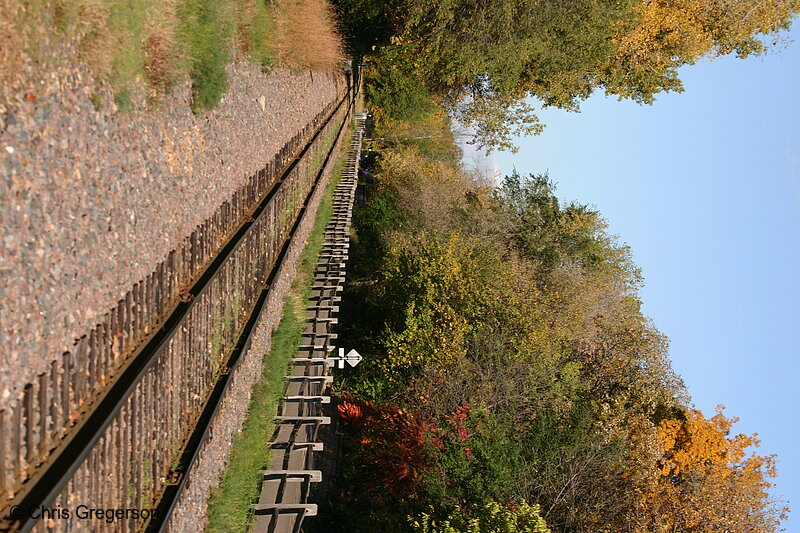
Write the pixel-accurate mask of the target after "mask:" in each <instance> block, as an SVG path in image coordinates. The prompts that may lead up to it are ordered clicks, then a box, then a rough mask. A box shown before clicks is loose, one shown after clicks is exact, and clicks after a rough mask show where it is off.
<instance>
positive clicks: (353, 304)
mask: <svg viewBox="0 0 800 533" xmlns="http://www.w3.org/2000/svg"><path fill="white" fill-rule="evenodd" d="M371 75H381V74H380V73H378V74H374V71H373V74H371ZM370 95H372V96H373V100H372V103H373V109H374V110H375V117H376V131H375V137H376V139H377V140H376V141H374V142H373V145H372V150H371V151H369V152H368V153H367V154H365V156H364V159H363V163H364V165H363V167H362V169H363V172H362V181H363V182H364V183H365V184H366V186H367V196H368V199H367V201H366V203H365V205H364V206H363V207H361V208H358V209H356V211H355V213H354V227H355V229H356V231H355V235H354V236H353V245H352V247H351V249H350V258H351V259H350V263H349V268H348V276H349V280H348V286H347V288H346V290H345V292H344V295H343V300H342V304H341V313H340V337H339V342H340V344H342V345H344V346H352V347H356V348H357V349H358V350H359V351H360V352H361V353H362V354H363V355H364V360H363V362H362V363H361V364H360V365H359V366H358V367H356V368H354V369H347V370H343V371H341V373H340V374H339V376H340V377H341V379H339V378H338V377H337V381H336V385H335V386H336V389H337V390H336V394H337V396H338V407H337V408H338V412H339V415H340V421H341V427H342V428H343V432H344V444H343V453H342V465H341V470H340V473H339V475H338V478H337V480H336V481H335V486H334V487H333V489H332V491H333V492H332V493H331V497H330V501H331V502H333V503H332V504H331V505H330V506H329V507H328V508H321V512H322V516H320V517H319V518H318V519H317V520H316V521H315V522H314V531H317V532H347V533H359V532H365V533H366V532H374V531H413V532H430V533H434V532H436V533H439V532H442V533H444V532H448V533H466V532H469V533H479V532H480V533H482V532H507V531H524V532H545V531H551V532H564V533H566V532H576V533H577V532H612V531H613V532H635V533H645V532H659V533H662V532H663V533H667V532H672V531H686V532H691V531H696V532H701V531H729V532H741V533H745V532H750V533H752V532H764V533H766V532H775V531H779V530H780V523H781V520H782V519H784V518H785V516H786V513H787V512H788V509H787V508H786V507H785V506H784V505H783V503H782V502H780V501H776V500H774V499H773V498H772V496H771V495H770V492H769V491H770V488H771V487H772V483H771V480H772V478H773V477H774V476H775V473H776V472H775V466H776V458H775V457H774V456H770V455H759V453H758V449H757V446H758V441H757V439H756V438H755V436H748V435H740V434H736V433H735V432H734V430H733V424H734V423H735V419H734V418H728V417H727V416H725V414H724V413H723V411H722V409H721V408H720V410H719V411H718V412H717V413H716V414H714V415H713V416H710V417H707V416H706V415H704V414H703V413H701V412H700V411H698V410H696V409H693V408H692V406H691V402H690V399H689V398H688V396H687V393H686V391H685V389H684V386H683V384H682V382H681V380H680V378H679V376H677V375H676V374H675V373H674V372H673V371H672V369H671V367H670V363H669V359H668V340H667V339H666V337H665V336H664V335H663V334H662V333H660V332H659V331H658V329H656V327H655V326H654V325H653V324H652V322H651V321H650V320H649V319H648V318H647V317H646V316H644V315H643V314H642V311H641V300H640V299H639V293H638V290H639V288H640V286H641V284H642V277H641V274H640V272H639V269H638V268H637V267H636V265H635V264H634V263H633V262H632V260H631V252H630V250H629V248H628V247H627V246H625V245H624V244H621V243H620V242H619V241H618V240H617V238H616V237H615V236H613V235H611V234H610V233H609V232H608V229H607V226H606V223H605V221H604V220H603V218H602V216H601V215H600V213H598V212H597V210H596V209H593V208H591V207H589V206H587V205H583V204H580V203H575V202H572V203H565V202H563V201H561V200H559V199H558V198H557V196H556V194H555V184H554V182H553V181H552V180H551V179H550V178H549V177H548V176H547V175H525V174H521V173H518V172H516V171H515V172H512V173H511V174H510V175H507V176H505V178H504V179H503V180H502V181H501V182H500V183H496V182H492V181H490V180H487V179H484V178H482V177H481V176H476V175H475V174H474V173H470V172H467V171H465V169H464V168H462V167H461V166H460V164H459V163H458V161H459V153H458V149H457V148H456V146H455V143H454V139H453V136H452V133H451V134H449V136H448V134H447V132H446V131H445V130H447V129H448V128H447V119H446V116H442V115H441V114H440V112H437V111H433V112H431V113H430V114H425V115H423V116H421V117H420V116H417V117H415V120H416V121H415V122H405V121H402V120H400V119H398V118H392V117H391V116H390V115H389V114H388V112H387V110H386V108H384V107H377V103H380V104H381V105H383V104H384V102H385V93H381V92H380V91H378V92H374V91H373V92H371V93H370ZM376 96H377V97H376ZM392 105H394V104H392ZM397 105H403V103H402V100H401V101H400V102H399V103H398V104H397Z"/></svg>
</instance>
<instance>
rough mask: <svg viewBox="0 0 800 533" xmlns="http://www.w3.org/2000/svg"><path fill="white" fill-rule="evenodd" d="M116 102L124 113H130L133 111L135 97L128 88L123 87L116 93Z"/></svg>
mask: <svg viewBox="0 0 800 533" xmlns="http://www.w3.org/2000/svg"><path fill="white" fill-rule="evenodd" d="M114 102H116V104H117V107H118V108H119V110H120V111H122V112H123V113H130V112H131V111H133V107H134V106H133V99H132V98H131V95H130V93H129V92H128V90H127V89H122V90H120V91H118V92H117V94H115V95H114Z"/></svg>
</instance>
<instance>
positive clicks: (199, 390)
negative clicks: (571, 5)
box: [0, 82, 358, 532]
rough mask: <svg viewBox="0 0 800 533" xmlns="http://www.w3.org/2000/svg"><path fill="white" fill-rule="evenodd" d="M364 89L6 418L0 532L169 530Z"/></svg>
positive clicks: (286, 276) (284, 279) (0, 424)
mask: <svg viewBox="0 0 800 533" xmlns="http://www.w3.org/2000/svg"><path fill="white" fill-rule="evenodd" d="M357 87H358V83H357V82H355V83H353V84H351V87H350V89H349V90H348V91H347V93H346V94H345V95H344V96H343V97H342V99H341V100H340V101H339V102H338V103H336V104H335V105H333V106H330V107H331V109H326V110H324V111H323V113H321V115H327V116H325V117H321V118H320V120H319V121H315V122H319V123H320V124H319V127H318V128H316V130H315V131H313V132H309V133H308V134H307V135H305V137H307V138H308V140H307V142H306V143H305V144H304V145H301V143H300V142H299V139H300V138H301V137H302V135H300V134H299V135H298V136H297V137H295V139H293V140H292V141H291V142H290V143H289V144H288V145H287V147H285V148H284V150H282V151H281V153H280V154H278V157H277V159H276V163H274V165H268V166H267V167H266V168H265V169H264V170H262V171H261V172H259V173H258V174H257V175H256V176H253V177H252V178H251V179H250V180H249V182H248V183H247V185H246V186H245V187H244V188H243V190H242V191H239V192H241V194H239V195H238V196H236V197H234V199H233V201H231V202H226V203H225V204H223V206H221V208H220V210H218V213H217V214H215V216H214V217H213V220H211V221H210V222H207V223H206V224H204V225H203V226H202V227H200V228H198V230H196V231H195V232H194V233H193V234H192V236H191V237H190V238H188V239H187V242H186V247H185V250H184V252H183V253H182V254H175V253H172V254H170V256H169V257H168V258H167V260H166V261H165V262H164V263H162V264H161V265H159V267H158V269H157V270H156V272H154V273H153V274H152V275H151V276H150V277H148V279H147V280H145V281H144V282H142V283H140V284H137V285H136V286H135V287H134V289H133V290H132V291H131V293H130V294H129V295H128V297H127V298H126V299H125V300H123V301H121V302H120V305H119V307H118V308H117V309H115V310H114V311H113V312H111V313H110V315H109V318H108V320H107V322H106V323H104V324H101V325H99V326H98V327H96V328H95V329H93V330H92V333H91V334H89V335H88V336H87V337H85V338H82V339H80V340H79V342H78V343H77V345H76V349H75V353H68V354H64V357H63V359H62V360H61V361H59V362H56V363H54V364H53V369H52V372H51V373H49V374H44V375H41V376H39V379H38V380H37V381H36V382H34V383H32V384H29V385H28V386H27V387H26V388H25V392H24V394H23V396H22V398H21V400H20V402H19V405H18V406H17V407H16V408H14V409H11V410H9V412H0V458H2V460H3V471H2V472H1V473H0V495H1V496H0V506H2V507H3V508H2V509H1V510H0V531H23V532H26V531H30V530H32V529H34V528H36V530H44V529H45V528H47V529H48V530H56V531H71V530H86V529H89V530H92V531H124V532H127V531H140V530H143V529H146V530H147V531H163V530H165V529H166V528H167V526H168V524H169V521H170V517H171V515H172V513H173V510H174V509H175V508H176V505H177V502H178V501H179V498H180V495H181V493H182V490H183V489H184V487H185V486H186V483H187V480H188V479H190V474H191V473H192V469H193V468H194V466H195V464H196V462H197V458H198V456H199V454H200V452H201V451H202V449H203V447H204V446H205V445H206V444H207V442H208V441H209V440H210V436H211V427H212V422H213V421H214V419H215V415H216V413H217V412H218V410H219V406H220V403H221V401H222V400H223V399H224V398H225V397H226V394H227V393H228V392H229V390H230V386H231V383H233V382H234V381H235V375H236V370H237V368H238V367H239V365H240V363H241V361H242V358H243V357H242V356H243V354H245V353H247V351H248V348H249V347H250V345H251V342H252V339H253V335H254V332H255V329H256V325H257V324H259V323H266V324H268V326H267V327H268V328H269V329H270V332H271V331H272V330H274V328H275V327H276V326H277V322H278V320H279V318H280V309H281V306H282V300H283V295H284V294H285V292H286V290H288V286H289V285H290V278H291V277H292V276H293V272H294V262H296V260H297V257H298V256H299V254H300V252H301V251H302V248H303V245H304V243H303V241H304V239H305V238H306V236H307V235H308V232H309V231H310V227H311V225H312V223H313V217H314V214H315V212H316V207H317V205H318V203H319V199H320V197H321V194H322V192H323V190H324V185H325V182H326V181H327V174H326V172H329V170H330V166H331V158H332V155H333V154H334V152H335V150H336V149H337V147H338V144H339V140H340V139H341V137H342V131H343V129H344V128H345V126H346V124H347V122H348V118H349V117H350V116H351V114H352V109H353V104H354V101H355V95H356V90H355V89H356V88H357ZM327 144H330V145H332V146H330V149H327V146H325V145H327ZM298 148H299V149H298ZM282 167H283V170H282V172H280V175H279V177H278V178H277V179H274V178H273V177H272V176H270V175H269V171H270V170H271V169H274V168H282ZM276 174H277V173H276ZM248 201H249V202H250V203H249V204H248ZM254 204H255V205H254ZM242 214H244V215H245V216H242ZM237 220H243V222H241V223H239V224H237V223H236V222H237ZM186 279H190V280H191V281H192V282H191V284H189V285H188V286H186V285H185V284H182V283H181V282H182V281H185V280H186ZM259 327H261V326H259ZM9 494H11V495H13V496H12V497H10V498H8V497H7V495H9ZM79 505H83V506H84V507H86V508H90V509H93V508H98V509H109V508H122V509H128V510H136V511H137V513H136V516H134V515H133V513H129V514H128V515H126V516H125V517H124V518H119V519H117V518H115V519H114V520H111V521H108V520H103V519H99V520H98V519H95V520H93V521H90V522H76V520H75V519H76V510H77V509H76V506H79ZM43 509H47V510H50V511H52V512H48V513H46V514H45V515H44V518H42V515H43V513H42V512H41V510H43ZM36 510H39V511H38V512H37V511H36ZM63 510H67V511H69V515H71V516H67V517H66V519H65V517H64V516H63V512H62V511H63Z"/></svg>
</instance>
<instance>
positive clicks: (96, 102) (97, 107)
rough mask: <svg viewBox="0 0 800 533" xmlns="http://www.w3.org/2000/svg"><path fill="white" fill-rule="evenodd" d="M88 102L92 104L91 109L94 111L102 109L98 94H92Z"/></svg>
mask: <svg viewBox="0 0 800 533" xmlns="http://www.w3.org/2000/svg"><path fill="white" fill-rule="evenodd" d="M89 100H90V101H91V102H92V107H94V110H95V111H100V109H101V108H102V107H103V101H102V99H101V98H100V95H99V94H97V93H92V95H91V96H90V97H89Z"/></svg>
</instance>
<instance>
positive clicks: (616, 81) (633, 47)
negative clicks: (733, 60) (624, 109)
mask: <svg viewBox="0 0 800 533" xmlns="http://www.w3.org/2000/svg"><path fill="white" fill-rule="evenodd" d="M638 11H639V21H638V23H637V24H636V25H634V26H632V27H631V28H630V29H629V30H627V31H622V32H620V33H619V34H618V35H616V36H615V37H614V39H613V42H614V45H615V47H616V52H615V54H614V57H613V60H612V62H611V64H610V65H609V68H608V70H607V72H606V75H605V78H604V80H603V85H604V86H605V88H606V91H607V92H608V93H609V94H616V95H619V97H620V98H632V99H634V100H636V101H638V102H643V103H652V102H653V100H654V95H655V94H656V93H658V92H660V91H669V90H675V91H681V90H682V85H681V82H680V80H679V79H678V75H677V68H678V67H680V66H682V65H690V64H694V63H696V62H697V61H699V60H700V59H702V58H710V59H713V58H715V57H719V56H722V55H727V54H731V53H735V54H736V55H737V56H738V57H742V58H744V57H747V56H749V55H754V54H755V55H758V54H762V53H764V52H765V51H766V50H767V43H766V42H765V39H764V38H765V36H769V35H774V34H776V33H777V32H778V31H780V30H782V29H787V28H788V27H789V24H790V22H791V20H792V18H793V16H794V15H795V14H797V13H798V12H800V2H799V1H798V0H774V1H769V2H766V1H763V0H648V1H646V2H643V3H642V4H641V5H640V7H639V8H638Z"/></svg>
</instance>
